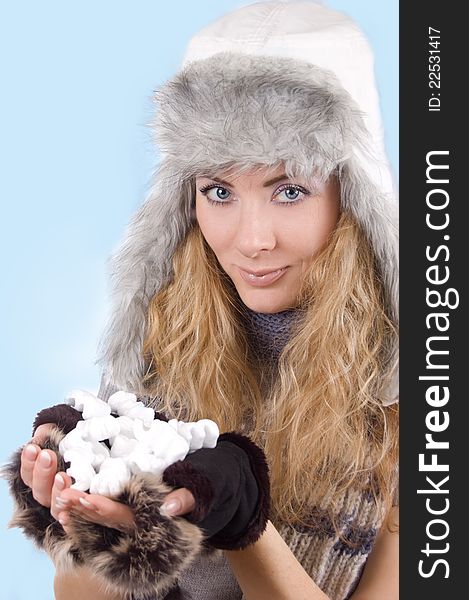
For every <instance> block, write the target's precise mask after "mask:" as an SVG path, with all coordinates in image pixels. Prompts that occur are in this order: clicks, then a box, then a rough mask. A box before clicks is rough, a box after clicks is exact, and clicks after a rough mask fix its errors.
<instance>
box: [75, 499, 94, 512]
mask: <svg viewBox="0 0 469 600" xmlns="http://www.w3.org/2000/svg"><path fill="white" fill-rule="evenodd" d="M78 500H79V501H80V504H83V506H84V507H85V508H92V509H94V506H93V505H92V504H91V502H88V500H85V499H84V498H78Z"/></svg>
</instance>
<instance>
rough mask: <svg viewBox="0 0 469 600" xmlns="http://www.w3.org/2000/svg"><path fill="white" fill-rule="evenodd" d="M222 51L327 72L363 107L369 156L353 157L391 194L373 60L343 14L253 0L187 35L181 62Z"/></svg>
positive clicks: (306, 5)
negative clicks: (276, 59) (278, 58)
mask: <svg viewBox="0 0 469 600" xmlns="http://www.w3.org/2000/svg"><path fill="white" fill-rule="evenodd" d="M223 51H234V52H242V53H246V54H254V55H269V56H284V57H290V58H296V59H301V60H306V61H308V62H311V63H312V64H315V65H317V66H319V67H323V68H325V69H329V70H330V71H333V72H334V74H335V75H336V76H337V77H338V79H339V81H340V82H341V84H342V85H343V87H344V88H345V89H346V90H347V91H348V92H349V93H350V95H351V96H352V97H353V98H354V100H355V101H356V103H357V104H358V106H359V108H360V109H361V111H362V112H363V116H364V120H365V125H366V127H367V129H368V131H369V132H370V135H371V137H372V144H371V146H372V151H373V156H372V158H371V159H370V157H369V156H367V157H364V156H363V155H361V153H360V152H359V150H357V154H359V156H358V158H359V160H360V161H361V162H362V164H363V166H364V167H365V168H366V171H367V172H368V174H369V176H370V177H371V178H372V179H373V181H374V182H375V183H376V184H377V185H378V187H379V189H381V190H382V191H383V192H384V193H386V194H388V195H390V196H391V197H396V193H395V186H394V182H393V179H392V174H391V169H390V165H389V162H388V160H387V157H386V153H385V148H384V137H383V127H382V120H381V113H380V107H379V96H378V92H377V88H376V83H375V76H374V60H373V53H372V51H371V48H370V46H369V44H368V41H367V40H366V38H365V36H364V34H363V33H362V32H361V30H360V29H359V28H358V26H357V25H356V24H355V22H354V21H352V19H351V18H350V17H348V16H347V15H345V14H343V13H341V12H338V11H335V10H332V9H330V8H328V7H325V6H324V5H322V4H318V3H316V2H314V1H303V2H297V1H294V2H285V1H283V2H278V1H275V2H256V3H254V4H249V5H248V6H244V7H242V8H239V9H237V10H235V11H232V12H229V13H227V14H225V15H223V16H222V17H221V18H219V19H217V20H216V21H214V22H212V23H210V24H209V25H208V26H207V27H204V28H203V29H202V30H200V31H199V32H198V33H197V34H195V35H194V37H193V38H192V39H191V40H190V42H189V44H188V47H187V50H186V54H185V56H184V60H183V64H184V65H185V64H187V63H189V62H192V61H194V60H199V59H203V58H208V57H209V56H211V55H213V54H215V53H217V52H223Z"/></svg>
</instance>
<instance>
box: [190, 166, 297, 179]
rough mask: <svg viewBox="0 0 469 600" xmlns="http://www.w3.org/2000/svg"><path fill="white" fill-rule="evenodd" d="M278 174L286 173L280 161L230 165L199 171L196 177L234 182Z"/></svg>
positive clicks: (276, 175)
mask: <svg viewBox="0 0 469 600" xmlns="http://www.w3.org/2000/svg"><path fill="white" fill-rule="evenodd" d="M280 175H286V172H285V166H284V165H283V164H281V163H280V164H277V165H250V166H241V165H231V166H229V167H225V168H221V169H217V170H215V171H210V172H208V171H207V172H204V173H199V174H198V175H197V179H202V178H208V179H223V180H224V181H227V182H230V183H233V184H235V183H236V182H239V181H240V180H244V179H246V178H247V179H251V180H253V181H254V180H255V181H257V180H258V181H260V182H262V181H265V180H267V179H271V178H272V177H278V176H280Z"/></svg>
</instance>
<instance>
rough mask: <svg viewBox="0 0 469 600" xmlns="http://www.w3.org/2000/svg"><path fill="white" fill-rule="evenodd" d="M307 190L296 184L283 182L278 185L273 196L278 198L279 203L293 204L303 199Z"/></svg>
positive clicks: (307, 193)
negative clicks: (283, 183)
mask: <svg viewBox="0 0 469 600" xmlns="http://www.w3.org/2000/svg"><path fill="white" fill-rule="evenodd" d="M308 195H309V192H308V191H307V190H305V189H304V188H302V187H300V186H298V185H292V184H285V185H282V186H280V187H279V189H278V190H277V191H276V192H275V197H276V198H278V199H279V201H280V204H295V203H297V202H300V201H301V200H303V199H304V198H305V197H306V196H308Z"/></svg>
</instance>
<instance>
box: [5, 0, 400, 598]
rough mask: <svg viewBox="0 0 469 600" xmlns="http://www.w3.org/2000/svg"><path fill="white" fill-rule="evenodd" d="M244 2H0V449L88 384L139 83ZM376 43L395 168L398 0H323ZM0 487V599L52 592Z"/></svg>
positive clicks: (137, 137)
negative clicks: (11, 521)
mask: <svg viewBox="0 0 469 600" xmlns="http://www.w3.org/2000/svg"><path fill="white" fill-rule="evenodd" d="M247 3H248V2H244V3H243V2H239V1H230V0H198V1H197V2H190V1H187V2H168V3H164V4H163V3H162V2H158V1H157V0H153V1H151V0H136V1H134V2H130V1H128V2H125V1H122V0H121V1H116V0H101V1H100V2H95V1H91V0H80V1H79V2H78V1H75V2H63V1H60V0H55V1H54V0H42V1H41V2H36V1H34V0H29V1H27V0H23V1H21V0H16V1H15V2H4V3H2V4H1V7H0V63H1V64H0V72H1V74H2V75H1V81H2V93H1V95H0V132H1V133H0V170H1V177H0V198H1V203H2V218H1V236H0V244H1V250H0V256H1V275H0V276H1V279H2V293H1V295H0V302H1V307H0V314H1V315H2V332H1V336H0V337H1V349H0V351H1V362H0V364H1V368H2V381H3V384H2V385H3V393H2V396H3V397H2V435H1V436H0V462H4V461H5V460H6V459H7V458H8V456H9V455H10V453H11V452H12V451H13V450H14V449H15V448H16V447H18V446H20V445H21V444H23V443H24V442H25V441H26V440H27V439H28V438H29V437H30V433H31V429H30V427H31V422H32V420H33V418H34V415H35V414H36V412H37V411H38V410H39V409H41V408H43V407H45V406H50V405H52V404H55V403H58V402H61V401H62V399H63V397H64V394H65V393H67V392H68V391H70V390H71V389H73V388H76V387H80V388H85V389H89V390H90V391H96V390H97V386H98V383H99V370H98V367H97V366H96V365H95V364H94V361H95V358H96V344H97V340H98V338H99V335H100V333H101V331H102V329H103V326H104V323H105V319H106V316H107V292H106V290H107V277H106V258H107V257H108V255H109V254H110V252H111V251H112V250H113V249H115V247H116V245H117V244H118V242H119V240H120V238H121V236H122V234H123V231H124V228H125V225H126V224H127V222H128V220H129V217H130V215H131V214H132V213H133V212H134V211H135V209H136V208H137V206H138V205H139V204H140V203H141V201H142V199H143V197H144V195H145V191H146V189H147V185H148V181H149V177H150V174H151V168H152V165H153V161H154V151H153V148H152V143H151V139H150V135H149V133H148V131H147V129H146V123H147V122H148V121H149V119H150V117H151V102H150V98H151V94H152V90H153V89H154V88H155V87H156V86H158V85H159V84H160V83H162V82H163V81H164V80H165V79H167V78H168V77H169V76H171V75H172V74H173V73H174V71H175V70H176V69H177V68H178V66H179V65H180V62H181V59H182V56H183V52H184V47H185V44H186V42H187V40H188V39H189V37H190V36H191V35H192V34H193V33H195V32H196V31H197V30H198V29H199V28H201V27H203V26H204V25H206V24H207V23H208V22H209V21H211V20H213V19H215V18H217V17H219V16H220V15H222V14H223V13H224V12H226V11H228V10H232V9H234V8H237V7H239V6H242V5H243V4H247ZM327 4H329V5H330V6H331V7H334V8H337V9H339V10H343V11H344V12H346V13H348V14H349V15H351V16H352V17H354V18H355V20H356V21H357V22H358V23H359V25H360V26H361V28H362V29H363V30H364V32H365V33H366V35H367V36H368V39H369V41H370V42H371V45H372V47H373V49H374V52H375V60H376V72H377V78H378V85H379V89H380V95H381V104H382V111H383V117H384V127H385V132H386V147H387V151H388V155H389V157H390V160H391V164H392V166H393V170H394V174H395V177H396V179H397V175H398V155H397V153H398V1H397V0H384V1H380V2H376V0H342V1H340V0H330V1H329V2H328V3H327ZM11 508H12V504H11V500H10V498H9V496H8V491H7V487H6V485H5V483H4V482H2V483H1V484H0V514H1V515H2V517H1V519H0V553H1V555H0V557H1V560H0V568H1V580H0V600H27V599H29V598H31V597H33V598H34V599H35V600H50V599H51V598H53V591H52V581H53V566H52V563H51V562H50V560H49V559H48V558H47V556H46V555H45V554H44V553H41V552H39V551H38V550H36V549H35V548H34V547H33V545H32V544H31V543H30V542H29V541H27V540H26V539H25V538H24V537H23V535H22V534H21V532H20V531H19V530H8V529H7V520H8V517H9V515H10V514H11Z"/></svg>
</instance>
